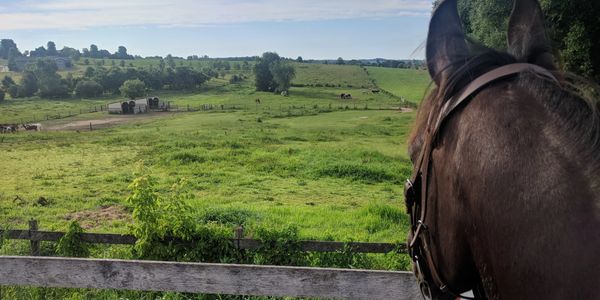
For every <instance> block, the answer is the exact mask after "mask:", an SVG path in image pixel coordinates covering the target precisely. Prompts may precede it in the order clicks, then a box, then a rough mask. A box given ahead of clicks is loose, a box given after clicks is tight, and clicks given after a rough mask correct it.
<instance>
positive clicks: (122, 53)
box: [114, 46, 133, 59]
mask: <svg viewBox="0 0 600 300" xmlns="http://www.w3.org/2000/svg"><path fill="white" fill-rule="evenodd" d="M114 58H116V59H132V58H133V57H132V56H131V55H129V54H127V48H125V47H124V46H119V49H118V50H117V53H115V55H114Z"/></svg>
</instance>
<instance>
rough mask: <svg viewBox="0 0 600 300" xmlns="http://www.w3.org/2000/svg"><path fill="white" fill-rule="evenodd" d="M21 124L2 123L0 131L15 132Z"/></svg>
mask: <svg viewBox="0 0 600 300" xmlns="http://www.w3.org/2000/svg"><path fill="white" fill-rule="evenodd" d="M18 128H19V126H18V125H16V124H3V125H0V133H15V132H17V130H18Z"/></svg>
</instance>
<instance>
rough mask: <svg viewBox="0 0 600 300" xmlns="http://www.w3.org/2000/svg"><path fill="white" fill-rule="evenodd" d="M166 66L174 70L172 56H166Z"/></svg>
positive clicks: (174, 65)
mask: <svg viewBox="0 0 600 300" xmlns="http://www.w3.org/2000/svg"><path fill="white" fill-rule="evenodd" d="M166 60H167V65H169V67H170V68H171V69H175V67H176V64H175V59H174V58H173V55H171V54H169V55H167V59H166Z"/></svg>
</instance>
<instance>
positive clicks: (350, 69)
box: [294, 64, 374, 89]
mask: <svg viewBox="0 0 600 300" xmlns="http://www.w3.org/2000/svg"><path fill="white" fill-rule="evenodd" d="M295 67H296V79H294V84H302V85H312V86H335V87H342V88H363V89H370V88H373V87H374V85H373V82H372V80H371V78H369V76H368V75H367V74H366V73H365V72H364V71H363V70H362V68H361V67H360V66H350V65H321V64H295Z"/></svg>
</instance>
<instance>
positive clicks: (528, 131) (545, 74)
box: [405, 0, 600, 299]
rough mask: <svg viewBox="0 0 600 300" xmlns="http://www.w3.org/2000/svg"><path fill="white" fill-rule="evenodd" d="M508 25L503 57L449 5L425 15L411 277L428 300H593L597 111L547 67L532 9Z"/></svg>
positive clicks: (525, 6)
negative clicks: (424, 89) (467, 296)
mask: <svg viewBox="0 0 600 300" xmlns="http://www.w3.org/2000/svg"><path fill="white" fill-rule="evenodd" d="M508 27H509V28H508V48H507V51H506V52H502V51H497V50H492V49H488V48H485V47H483V46H480V45H477V44H475V43H471V44H469V43H467V38H466V36H465V33H464V31H463V28H462V25H461V21H460V18H459V15H458V9H457V0H445V1H443V2H441V3H440V5H439V6H438V7H437V9H436V10H435V11H434V13H433V15H432V19H431V21H430V25H429V33H428V37H427V46H426V61H427V67H428V71H429V74H430V77H431V78H432V80H433V86H432V89H431V91H430V93H429V95H428V96H427V97H426V98H425V99H424V100H423V103H422V104H421V105H420V108H419V111H418V113H417V117H416V121H415V125H414V128H413V130H412V132H411V134H410V137H409V141H408V145H409V147H408V148H409V149H408V150H409V156H410V158H411V160H412V162H413V166H414V171H413V175H412V177H411V179H410V180H409V181H408V182H407V186H406V192H405V196H406V205H407V211H408V213H409V215H410V220H411V226H410V232H409V234H408V240H409V245H408V248H409V253H410V255H411V258H412V259H413V271H414V273H415V275H416V277H417V280H418V282H419V284H420V287H421V290H422V292H423V294H424V295H425V296H427V297H429V298H432V299H456V298H457V297H459V295H460V294H462V293H464V292H466V291H469V290H472V291H473V293H474V297H475V299H565V298H572V299H600V289H599V288H598V287H599V286H600V255H599V253H600V176H598V175H599V174H600V121H599V120H600V104H598V103H594V101H593V99H591V96H587V95H585V93H584V92H582V90H583V89H580V88H579V86H580V85H578V84H573V82H579V83H583V81H582V80H580V79H579V77H577V76H576V75H573V74H569V73H566V72H562V71H560V70H559V69H558V68H557V66H556V64H555V60H556V59H555V57H554V55H553V52H552V49H551V46H550V41H549V40H548V39H547V38H546V33H545V27H544V17H543V14H542V10H541V8H540V5H539V3H538V2H537V0H518V1H515V6H514V8H513V11H512V13H511V16H510V22H509V26H508ZM588 85H590V86H591V85H592V84H591V83H589V84H588Z"/></svg>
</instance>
